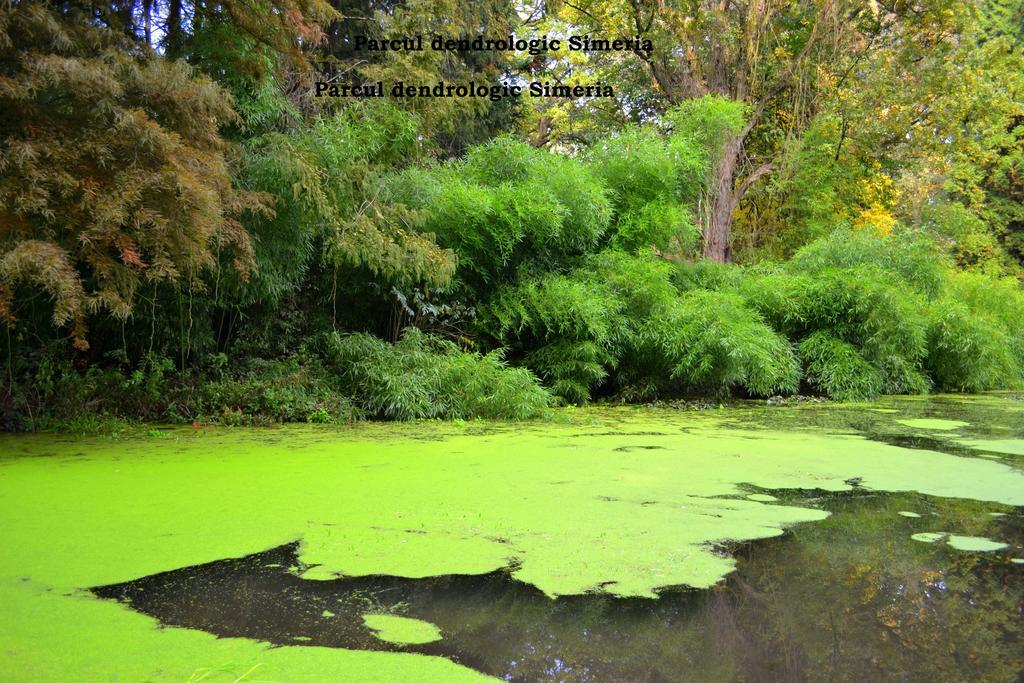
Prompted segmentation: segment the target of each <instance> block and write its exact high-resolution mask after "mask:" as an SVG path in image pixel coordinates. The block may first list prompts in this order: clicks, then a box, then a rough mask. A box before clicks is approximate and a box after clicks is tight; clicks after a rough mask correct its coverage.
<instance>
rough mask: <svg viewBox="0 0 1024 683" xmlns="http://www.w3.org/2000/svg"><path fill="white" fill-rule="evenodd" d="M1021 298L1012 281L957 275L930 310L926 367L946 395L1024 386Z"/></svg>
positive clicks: (963, 274)
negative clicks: (944, 294) (949, 392)
mask: <svg viewBox="0 0 1024 683" xmlns="http://www.w3.org/2000/svg"><path fill="white" fill-rule="evenodd" d="M1022 325H1024V297H1022V296H1021V292H1020V288H1019V285H1018V284H1017V283H1016V282H1014V281H1012V280H993V279H991V278H988V277H985V276H982V275H978V274H967V273H961V274H958V275H957V276H956V277H955V278H954V279H953V281H952V283H951V286H950V291H949V292H948V294H947V296H946V297H944V298H943V299H940V300H939V301H936V302H935V303H934V304H933V306H932V309H931V315H930V327H929V353H928V358H927V367H928V369H929V371H930V372H931V374H932V376H933V377H934V378H935V383H936V385H937V386H938V387H939V388H941V389H944V390H947V391H982V390H985V389H994V388H1013V387H1019V386H1021V384H1022V383H1024V340H1022V339H1021V335H1020V330H1021V329H1024V327H1022Z"/></svg>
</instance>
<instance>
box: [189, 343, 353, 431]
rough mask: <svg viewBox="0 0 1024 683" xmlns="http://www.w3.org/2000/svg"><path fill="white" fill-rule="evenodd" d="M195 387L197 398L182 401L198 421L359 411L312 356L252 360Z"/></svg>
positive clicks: (320, 419)
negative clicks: (229, 374) (222, 376)
mask: <svg viewBox="0 0 1024 683" xmlns="http://www.w3.org/2000/svg"><path fill="white" fill-rule="evenodd" d="M196 392H197V394H198V396H197V397H196V399H194V403H193V404H191V405H188V404H187V405H185V406H183V407H184V408H185V409H186V410H188V411H189V412H195V413H196V418H197V419H198V420H199V421H200V422H222V423H225V424H254V423H255V424H260V423H264V422H314V423H318V424H323V423H333V424H338V423H344V422H350V421H352V420H354V419H356V418H357V417H359V411H358V410H356V408H355V407H354V406H353V405H352V402H351V401H350V400H349V399H348V397H346V396H344V395H342V394H339V392H338V391H337V389H335V387H334V381H333V378H332V377H330V376H329V375H328V374H327V373H326V372H325V371H324V369H323V367H322V366H321V364H320V363H319V362H318V361H316V360H315V359H310V358H303V359H301V360H300V359H299V358H294V357H293V358H285V359H282V360H271V361H265V360H254V361H252V362H250V363H247V364H246V366H245V367H244V368H242V369H241V370H239V371H235V372H234V373H232V375H231V376H230V377H226V378H222V379H220V380H217V381H208V382H203V383H202V384H200V385H199V386H198V387H197V389H196ZM175 408H176V410H178V411H179V412H182V408H181V407H177V406H175Z"/></svg>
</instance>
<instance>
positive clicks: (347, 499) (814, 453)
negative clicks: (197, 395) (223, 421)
mask: <svg viewBox="0 0 1024 683" xmlns="http://www.w3.org/2000/svg"><path fill="white" fill-rule="evenodd" d="M922 420H946V421H953V420H956V421H958V422H960V423H966V424H957V425H954V426H953V427H952V428H949V429H947V428H946V427H949V425H948V424H945V423H943V422H940V423H928V422H921V421H922ZM907 422H909V423H910V424H905V423H907ZM1022 436H1024V409H1022V405H1021V403H1020V402H1018V401H1015V400H1013V399H1012V398H1010V397H1006V396H996V395H992V396H989V395H983V396H976V397H956V396H946V397H944V396H938V397H929V398H906V397H904V398H891V399H887V400H885V401H881V402H877V403H874V404H870V405H868V404H864V405H856V406H854V405H849V406H844V405H838V404H833V405H829V404H822V405H809V406H787V407H783V408H768V407H753V406H750V407H746V408H736V407H733V408H723V409H721V410H707V411H677V410H664V409H663V410H653V409H649V408H648V409H642V408H602V409H580V410H576V411H569V412H568V414H563V415H561V419H560V420H559V421H551V422H546V423H521V424H515V425H513V424H509V423H488V422H467V423H412V424H401V425H399V424H393V423H392V424H384V423H366V424H361V425H358V426H355V427H351V428H345V429H337V428H329V427H319V426H290V427H281V428H275V429H266V430H256V429H223V428H221V429H215V430H209V429H204V430H198V431H196V430H192V429H171V430H166V431H163V432H162V436H160V437H153V436H146V435H126V436H123V437H122V438H119V439H109V438H106V439H104V438H93V439H89V438H71V437H68V436H63V435H22V436H7V437H3V438H2V439H0V453H2V455H0V524H2V525H3V528H4V529H5V537H6V538H7V539H8V544H7V545H8V547H7V552H6V553H5V555H4V557H3V559H0V593H2V595H3V603H4V604H5V605H6V607H5V610H4V612H3V615H2V617H0V621H2V622H3V627H4V628H3V629H2V631H3V633H4V634H5V635H4V636H3V638H2V640H3V642H2V652H3V654H2V655H0V671H2V672H4V678H5V680H6V679H11V680H61V679H63V680H66V679H67V678H68V677H69V676H71V677H74V678H79V679H82V680H104V679H109V678H110V677H113V676H117V677H119V678H120V679H123V680H188V679H189V678H190V677H193V678H195V677H198V676H202V675H204V673H203V672H206V673H208V674H209V675H210V676H214V680H216V676H223V677H224V679H225V680H234V679H236V678H238V677H239V676H245V675H248V676H249V678H243V680H249V679H251V680H318V679H322V678H323V677H324V676H327V675H333V676H335V677H338V678H348V679H359V680H364V679H365V680H387V679H392V680H407V679H409V678H416V679H419V680H423V679H436V680H455V679H457V678H460V677H465V678H467V679H472V678H474V677H477V676H479V675H481V674H480V672H479V671H476V670H474V669H472V668H471V667H469V666H463V665H461V664H460V663H457V658H455V659H450V658H447V657H445V656H428V655H423V654H416V653H415V652H413V651H403V650H402V648H401V647H396V648H394V649H393V650H392V651H377V650H375V651H370V650H365V649H359V648H351V647H337V646H328V647H324V646H318V645H314V644H306V642H305V641H303V640H297V641H295V644H291V645H286V646H278V647H273V648H268V646H267V643H266V642H265V640H266V639H267V636H266V635H263V636H254V637H241V638H239V637H232V638H216V637H214V636H213V635H211V634H210V633H207V632H204V631H203V630H197V628H195V627H193V628H182V627H171V628H159V627H158V624H159V622H157V621H155V620H154V619H152V618H151V617H149V616H145V615H144V614H141V613H139V612H137V611H134V610H132V609H129V607H128V606H126V605H124V604H119V603H118V602H115V601H109V600H100V599H99V598H97V597H95V596H93V595H92V594H91V593H90V592H89V590H88V589H90V588H92V587H97V586H106V585H111V584H118V583H122V582H132V581H135V580H138V579H142V578H143V577H147V576H152V575H158V574H160V573H162V572H173V571H175V570H178V569H181V568H185V567H192V566H196V565H203V564H206V563H212V562H217V561H220V560H225V559H228V558H241V557H245V556H250V555H253V554H254V553H260V552H262V551H266V550H268V549H271V548H276V547H279V546H282V545H285V544H290V543H295V542H298V546H297V550H296V564H295V565H294V567H291V568H290V569H289V568H285V570H288V571H290V574H289V575H291V576H293V577H294V578H295V580H296V581H298V582H299V584H298V585H300V586H313V585H314V584H316V585H319V586H320V587H321V588H320V590H331V587H332V586H334V585H335V583H334V582H336V581H338V580H341V579H345V580H347V579H350V578H356V577H374V576H381V577H388V576H391V577H403V578H404V579H408V580H413V581H415V580H417V579H424V580H425V579H426V578H428V577H445V576H485V575H490V574H492V573H493V572H495V571H507V572H508V573H509V574H508V575H509V577H510V578H511V579H512V580H514V581H515V582H516V583H517V585H520V584H521V585H523V586H528V587H530V590H531V591H536V594H537V595H543V596H546V598H545V599H546V600H549V601H550V600H564V599H576V598H574V597H573V596H585V595H595V594H596V595H601V596H606V599H611V600H627V601H628V600H642V601H648V604H657V603H659V601H660V600H661V598H660V597H659V596H660V595H662V594H663V593H664V591H665V590H666V589H668V588H671V587H677V589H678V588H682V589H684V590H689V591H696V593H695V594H700V595H703V594H705V592H706V591H707V590H709V589H711V587H714V586H719V587H721V586H724V585H728V581H729V579H728V578H727V577H729V576H730V575H731V573H732V572H733V570H734V569H735V568H736V567H737V561H738V560H737V558H736V557H735V556H734V555H733V554H732V553H731V552H730V550H731V549H735V548H737V547H740V546H741V545H742V544H744V543H747V542H751V541H755V540H756V539H767V538H780V539H782V538H785V539H789V538H791V534H792V533H794V530H797V529H813V528H818V527H819V526H820V525H823V524H825V525H827V524H829V522H828V520H829V519H830V518H831V515H832V512H831V510H830V506H831V505H832V504H831V503H826V502H822V501H825V500H827V499H828V496H829V495H831V494H844V495H846V494H861V495H859V496H858V495H855V498H857V499H858V500H860V499H863V500H862V501H861V503H858V504H859V505H861V506H862V507H863V511H861V512H858V514H859V515H861V516H860V517H857V518H851V519H854V521H855V522H856V523H858V524H859V523H861V522H863V520H864V519H866V517H864V515H868V514H870V515H871V519H872V522H871V525H869V527H868V530H867V531H865V530H861V531H858V533H863V534H867V536H865V538H866V539H867V540H865V541H864V542H865V543H867V542H868V541H869V540H871V538H870V533H869V531H870V530H871V529H874V530H875V531H876V532H878V533H881V531H879V530H880V529H883V528H884V529H899V530H900V531H899V534H898V535H895V536H894V535H893V534H891V533H889V534H888V535H887V536H886V538H887V539H888V541H887V542H888V543H890V544H891V545H893V548H895V549H893V548H890V550H891V551H892V553H893V554H894V556H897V557H902V556H906V557H908V558H914V561H915V562H916V563H924V565H927V563H928V562H939V563H940V564H939V565H936V567H935V569H936V570H941V566H940V565H941V563H942V562H947V561H954V560H950V559H949V558H951V557H960V555H950V553H962V556H963V557H975V556H977V557H981V555H982V554H981V553H980V552H979V553H974V554H972V551H971V549H970V546H969V547H968V549H967V550H965V551H961V550H957V549H956V548H955V547H952V544H950V545H946V544H945V543H921V542H919V541H915V540H913V539H912V538H911V536H912V534H922V533H932V534H940V535H942V534H945V535H949V536H950V537H951V538H952V537H958V538H959V537H964V538H966V537H970V538H985V537H986V536H987V535H990V534H995V533H996V532H999V533H1001V534H1002V535H1003V536H1005V537H992V538H991V539H990V540H991V542H992V543H993V544H1006V546H1005V547H1000V548H999V549H998V550H994V551H987V552H985V553H984V557H983V558H982V559H980V560H977V561H979V562H984V563H989V564H987V565H985V566H990V565H991V567H1017V568H1019V565H1017V564H1013V563H1012V560H1013V559H1015V558H1020V557H1022V556H1024V549H1022V548H1021V546H1020V541H1019V539H1018V538H1017V537H1016V536H1014V534H1015V533H1016V532H1015V531H1013V530H1014V529H1016V528H1017V527H1016V526H1013V525H1014V524H1016V521H1015V520H1017V519H1019V517H1020V511H1021V507H1022V506H1024V469H1022V468H1021V466H1020V462H1019V456H1017V455H1015V454H1014V452H1015V450H1016V449H1017V446H1018V444H1020V443H1021V441H1020V440H1021V438H1022ZM872 494H874V495H878V496H881V498H879V499H878V501H881V502H877V503H875V502H872V501H873V500H874V499H873V498H872V497H871V495H872ZM823 496H824V498H823ZM865 496H867V497H865ZM886 496H895V497H896V498H893V499H892V501H891V502H884V501H888V500H889V499H888V498H886ZM946 501H949V502H946ZM957 501H963V503H962V504H961V503H958V502H957ZM951 506H952V507H951ZM901 511H902V512H908V511H909V512H913V513H914V514H917V515H920V517H918V518H912V517H908V516H905V515H902V513H901ZM1000 515H1001V516H1000ZM858 520H859V521H858ZM879 525H880V526H879ZM900 525H903V526H900ZM1006 525H1010V526H1006ZM787 530H789V531H787ZM799 533H800V534H806V533H810V532H808V531H801V532H799ZM887 533H888V532H887ZM875 540H877V539H875ZM780 542H781V541H780ZM786 542H789V541H786ZM871 542H874V541H871ZM761 547H771V546H761V545H758V544H755V545H754V546H751V548H753V549H752V550H750V551H749V552H752V553H759V552H760V551H759V550H757V549H758V548H761ZM865 547H867V546H865ZM917 553H932V555H919V554H917ZM936 553H939V554H936ZM943 558H945V559H943ZM746 562H747V560H743V561H742V562H741V565H742V566H743V567H746V566H747V565H746V564H744V563H746ZM908 562H909V560H908ZM955 562H960V560H955ZM915 566H916V565H915ZM741 569H742V567H741ZM791 569H798V568H791ZM947 569H948V568H947ZM744 571H745V570H744ZM1000 571H1003V570H1000ZM741 574H743V571H741ZM743 575H744V576H745V574H743ZM779 580H780V581H782V582H783V583H785V582H786V581H788V580H791V581H794V582H795V581H798V577H797V575H796V574H791V575H789V578H788V579H787V578H786V576H782V577H780V578H779ZM965 580H966V579H965ZM1010 580H1011V583H1010V584H1009V586H1010V588H1009V589H1008V590H1016V591H1019V590H1020V572H1019V570H1018V571H1017V573H1016V574H1013V575H1012V576H1011V577H1010ZM723 581H724V582H723ZM311 589H312V588H311ZM715 590H717V589H715ZM532 594H533V593H531V595H532ZM709 595H710V593H709ZM531 600H532V598H531ZM531 604H534V603H531ZM536 604H537V605H543V604H544V603H543V602H540V603H536ZM413 608H415V605H414V606H413V607H412V608H410V609H413ZM396 609H397V613H394V614H392V615H391V616H395V617H407V616H413V615H407V614H402V613H401V611H402V608H401V607H398V608H396ZM321 611H322V610H321ZM330 611H334V610H330ZM370 612H372V610H368V613H370ZM491 616H492V617H493V618H497V615H495V614H493V613H492V614H491ZM509 618H512V617H511V616H510V617H509ZM428 631H429V629H428ZM554 632H559V633H560V631H557V630H556V631H554ZM299 635H300V636H301V634H299ZM440 635H441V642H442V643H444V642H445V640H444V638H445V631H444V627H442V629H441V632H440ZM314 636H315V634H313V635H311V636H309V637H310V638H314ZM313 642H315V639H314V641H313ZM423 647H429V646H427V645H424V646H423ZM566 649H567V651H569V650H571V649H572V648H568V647H566ZM580 656H582V655H580ZM997 659H998V658H997ZM1004 663H1005V662H1004ZM254 667H255V668H254ZM221 669H222V671H219V670H221ZM250 670H251V671H253V673H251V674H246V672H248V671H250ZM197 672H198V673H197ZM492 673H493V671H492ZM734 673H735V672H734ZM725 679H729V675H726V676H725ZM581 680H582V679H581Z"/></svg>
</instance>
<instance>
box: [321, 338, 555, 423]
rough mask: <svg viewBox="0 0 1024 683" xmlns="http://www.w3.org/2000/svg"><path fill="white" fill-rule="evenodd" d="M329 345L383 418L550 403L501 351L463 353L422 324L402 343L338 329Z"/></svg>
mask: <svg viewBox="0 0 1024 683" xmlns="http://www.w3.org/2000/svg"><path fill="white" fill-rule="evenodd" d="M322 347H323V353H324V356H325V358H326V359H327V360H328V363H329V364H330V366H331V367H332V368H333V369H334V371H335V372H336V373H337V374H338V376H339V378H340V379H341V382H342V384H343V385H344V386H345V387H346V389H347V390H348V391H349V392H350V393H351V394H352V395H353V396H354V399H355V401H356V403H357V405H359V407H360V408H362V409H363V410H365V411H366V412H367V413H368V414H370V415H373V416H377V417H383V418H388V419H395V420H414V419H421V418H434V417H444V418H463V419H466V418H476V417H480V418H495V419H511V420H524V419H528V418H531V417H537V416H539V415H542V414H543V413H544V412H545V410H546V409H547V407H548V405H549V403H550V396H549V394H548V393H547V392H546V391H545V390H544V389H543V388H541V386H540V383H539V382H538V381H537V378H536V377H534V376H533V375H532V374H531V373H530V372H529V371H528V370H526V369H525V368H509V367H507V366H506V365H505V363H504V361H503V360H502V355H501V352H500V351H494V352H491V353H489V354H487V355H483V356H482V355H480V354H476V353H467V352H463V351H460V350H459V348H458V347H457V346H456V345H455V344H453V343H452V342H449V341H446V340H442V339H440V338H438V337H434V336H430V335H426V334H423V333H422V332H420V331H419V330H417V329H416V328H409V329H407V330H406V331H405V334H404V335H403V336H402V339H401V340H399V341H398V342H397V343H396V344H388V343H387V342H385V341H383V340H381V339H378V338H377V337H374V336H372V335H368V334H362V333H358V334H350V335H339V334H337V333H331V334H329V335H327V336H326V337H325V338H324V341H323V344H322Z"/></svg>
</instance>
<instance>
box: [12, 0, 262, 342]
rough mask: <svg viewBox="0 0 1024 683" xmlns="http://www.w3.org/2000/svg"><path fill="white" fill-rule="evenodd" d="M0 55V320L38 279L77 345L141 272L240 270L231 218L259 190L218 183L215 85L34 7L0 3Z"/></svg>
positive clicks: (190, 274) (226, 109)
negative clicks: (222, 263)
mask: <svg viewBox="0 0 1024 683" xmlns="http://www.w3.org/2000/svg"><path fill="white" fill-rule="evenodd" d="M0 64H3V65H4V66H3V71H2V75H0V83H2V86H0V109H2V110H3V112H4V116H3V120H2V122H0V207H2V208H0V223H2V225H3V229H2V231H0V259H2V261H0V262H2V266H0V317H2V318H4V319H6V320H7V321H8V322H12V321H13V320H14V319H15V318H17V316H18V311H17V308H16V302H15V300H14V289H15V287H16V286H17V285H19V284H27V285H30V286H31V285H42V286H43V287H44V288H45V289H46V290H47V292H48V293H49V294H50V296H51V297H52V298H53V299H54V300H55V302H56V311H55V312H54V315H53V319H54V322H56V323H58V324H61V323H63V322H66V321H68V320H72V321H73V322H74V327H73V332H72V333H73V336H74V338H75V343H76V345H77V346H78V347H79V348H81V349H85V348H87V347H88V343H87V341H86V339H85V320H86V316H87V314H88V313H89V312H94V311H98V310H105V311H109V312H110V313H112V314H114V315H116V316H117V317H119V318H121V319H122V320H123V319H125V318H127V317H128V316H129V315H130V314H131V312H132V310H133V307H134V305H135V295H136V292H137V290H138V289H139V287H140V285H141V284H142V283H143V282H154V281H179V280H184V281H186V282H189V283H193V282H195V281H196V279H197V278H198V277H199V276H200V275H201V274H202V273H203V271H204V270H206V269H208V268H210V267H212V266H214V264H215V262H216V257H217V256H218V252H221V251H223V252H224V254H225V260H227V261H229V262H231V263H233V264H234V266H235V268H236V269H237V270H238V271H239V272H240V273H242V274H243V275H244V274H245V273H247V272H249V271H250V270H251V268H252V265H253V264H252V247H251V244H250V241H249V236H248V234H247V233H246V232H245V230H244V229H243V228H242V226H241V223H240V222H239V219H240V218H241V216H242V214H243V213H244V212H245V210H246V209H251V210H260V209H262V208H263V207H262V202H261V200H262V198H261V197H260V196H259V195H254V194H252V193H247V192H242V191H239V190H237V189H235V188H234V187H233V185H232V179H231V166H230V163H229V160H228V156H227V151H228V150H227V147H226V145H225V143H224V142H223V141H222V140H221V138H220V136H219V134H218V125H219V124H220V123H222V122H226V121H231V120H232V119H233V118H234V116H235V114H234V112H233V111H232V109H231V106H230V98H228V97H227V96H226V93H225V92H224V91H223V90H222V89H221V88H220V87H218V86H217V85H216V84H214V83H213V82H212V81H210V80H209V79H208V78H205V77H201V76H197V75H196V74H195V73H194V72H193V70H192V69H191V68H190V67H189V66H187V65H186V64H184V63H183V62H171V61H168V60H165V59H162V58H160V57H159V56H157V55H156V54H154V53H153V52H151V51H149V50H144V49H138V48H137V46H136V47H133V46H132V45H131V44H130V42H128V41H127V39H126V38H125V37H124V36H122V35H119V34H117V33H115V32H113V31H110V30H107V29H103V28H101V27H99V26H98V25H96V24H95V23H93V22H91V21H90V20H89V19H88V17H87V16H86V15H85V14H83V13H80V12H78V11H69V12H66V13H63V12H56V11H52V10H50V9H49V8H48V6H46V5H43V4H37V3H18V4H14V5H12V4H10V3H7V4H5V5H4V6H3V7H2V8H0ZM83 292H84V296H83Z"/></svg>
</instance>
